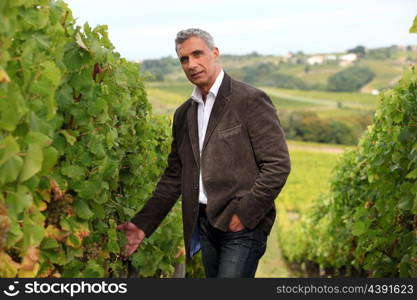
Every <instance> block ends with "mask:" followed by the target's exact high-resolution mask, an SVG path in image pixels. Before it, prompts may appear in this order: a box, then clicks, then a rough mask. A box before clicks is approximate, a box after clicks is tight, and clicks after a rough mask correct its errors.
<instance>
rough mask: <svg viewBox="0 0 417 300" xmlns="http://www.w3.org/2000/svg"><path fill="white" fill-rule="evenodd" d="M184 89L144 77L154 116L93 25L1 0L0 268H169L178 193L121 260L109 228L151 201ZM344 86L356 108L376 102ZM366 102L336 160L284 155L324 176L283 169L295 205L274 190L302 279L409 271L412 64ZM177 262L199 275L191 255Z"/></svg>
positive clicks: (64, 272) (415, 127) (178, 227)
mask: <svg viewBox="0 0 417 300" xmlns="http://www.w3.org/2000/svg"><path fill="white" fill-rule="evenodd" d="M410 31H412V32H417V18H416V19H415V21H414V25H413V27H412V28H411V29H410ZM158 88H159V89H158ZM189 88H190V86H189V85H188V86H185V85H178V86H174V87H172V88H171V89H170V90H163V89H162V88H160V87H159V86H158V85H153V86H152V85H151V86H150V88H149V92H150V94H151V96H150V97H149V98H152V99H154V101H155V102H156V103H160V104H161V106H160V107H159V106H156V107H155V108H154V109H155V111H156V112H158V113H160V114H159V115H155V114H154V113H153V108H152V106H151V104H150V102H149V101H148V95H147V91H146V90H145V86H144V79H143V76H142V74H141V72H140V66H139V64H137V63H133V62H130V61H127V60H126V59H124V58H122V57H121V56H120V55H119V53H117V52H116V51H115V49H114V46H113V45H112V43H111V42H110V40H109V38H108V33H107V27H106V26H105V25H101V26H97V27H95V28H91V27H90V26H89V25H88V24H87V23H86V24H85V25H84V26H83V27H80V26H77V25H76V24H75V20H74V18H73V16H72V13H71V10H70V9H69V8H68V6H67V4H65V2H63V1H60V0H2V1H1V2H0V277H57V278H58V277H170V276H172V274H173V273H174V271H175V266H177V265H179V264H183V263H184V261H185V257H184V256H185V253H184V246H183V241H182V222H181V208H180V203H177V205H176V206H175V207H174V209H173V211H171V213H170V214H169V215H168V216H167V218H166V219H165V220H164V221H163V223H162V224H161V226H160V227H159V229H158V230H157V231H156V232H155V233H154V234H153V235H152V238H150V239H145V241H144V242H143V243H142V244H141V246H140V251H137V252H135V253H134V254H133V255H132V256H131V257H129V258H127V257H125V256H124V254H123V247H124V245H125V244H126V238H125V236H124V234H123V233H121V232H119V231H117V230H116V225H117V224H120V223H124V222H127V221H129V220H130V219H131V218H132V217H133V216H134V215H135V213H136V212H137V211H138V210H139V209H140V208H141V207H142V206H143V205H144V203H145V202H146V201H147V199H149V198H150V196H151V194H152V192H153V189H154V187H155V185H156V183H157V181H158V179H159V177H160V176H161V174H162V172H163V170H164V168H165V166H166V158H167V155H168V153H169V151H170V143H171V120H170V118H169V117H167V116H164V115H161V114H164V113H167V112H169V113H171V112H172V111H173V110H174V109H175V108H176V106H177V104H178V102H177V96H178V94H180V95H181V96H184V97H185V96H186V95H189V92H190V89H189ZM269 92H271V93H275V94H276V95H275V97H276V99H278V100H279V99H281V100H282V99H284V100H285V101H287V102H284V104H285V103H287V104H288V105H290V106H291V107H292V106H296V107H298V106H299V105H302V104H303V103H304V102H303V101H307V100H309V101H310V102H320V101H321V105H323V103H325V105H327V106H333V104H334V105H336V104H337V102H334V103H333V102H331V100H330V98H331V99H334V98H333V96H334V95H335V94H337V93H333V92H309V93H310V94H308V93H307V92H305V91H304V92H299V91H298V92H295V91H293V90H284V89H280V90H278V89H273V88H270V90H269ZM280 93H281V94H280ZM283 93H284V94H283ZM316 94H317V95H316ZM341 94H342V93H339V94H338V95H341ZM343 94H344V96H345V97H348V96H349V97H350V98H349V102H348V103H350V104H351V105H353V106H355V105H356V106H357V105H359V106H366V107H367V109H368V108H369V107H368V106H372V105H373V104H374V103H375V99H376V97H374V96H370V95H360V94H359V93H356V94H348V93H343ZM283 95H284V96H285V97H284V96H283ZM358 95H360V96H358ZM313 96H317V97H319V98H321V99H320V101H319V100H317V99H316V100H314V99H313V100H312V98H308V97H313ZM327 98H329V99H327ZM274 99H275V98H274ZM294 99H295V100H297V101H296V102H295V103H296V104H294V101H293V100H294ZM378 99H379V100H378V104H377V110H376V114H375V115H374V117H373V124H372V125H371V126H369V127H368V130H367V131H366V132H365V134H364V135H363V136H362V138H361V140H360V142H359V144H358V146H357V147H355V148H354V149H353V150H349V151H347V152H346V153H345V154H343V156H342V158H341V159H340V160H338V161H337V162H336V156H326V155H323V154H311V153H309V154H307V155H308V157H306V154H305V153H304V152H302V151H300V150H298V151H297V150H295V151H294V152H292V154H294V158H295V159H296V160H297V163H299V164H300V166H301V165H302V166H303V167H304V168H306V169H307V168H310V167H311V168H317V170H320V168H319V167H318V166H317V165H316V164H315V160H316V159H317V160H320V159H324V160H326V166H325V168H323V169H324V171H323V173H325V176H324V177H323V178H311V179H310V178H305V174H301V173H300V174H297V175H296V176H297V177H293V178H292V177H291V176H290V178H289V183H290V184H293V186H292V188H293V189H294V191H297V192H298V193H299V194H300V195H301V196H300V197H302V198H304V199H305V201H306V202H305V203H296V202H294V201H293V199H292V198H291V196H292V195H293V194H292V193H285V192H284V194H283V195H284V196H283V198H279V199H278V201H277V203H278V208H279V209H278V212H279V216H278V220H277V224H278V228H277V232H278V240H279V245H280V248H281V251H282V255H283V257H284V258H285V259H286V260H287V261H288V262H290V263H292V264H294V265H298V266H301V268H303V269H304V271H306V272H307V273H308V272H311V273H309V274H312V275H313V276H316V275H317V276H318V275H323V274H324V275H325V276H365V277H416V276H417V182H416V180H417V69H416V68H415V67H410V68H409V70H408V71H406V72H405V73H404V74H403V77H402V79H401V80H400V82H399V83H398V84H397V85H396V86H395V87H394V88H393V89H392V90H388V91H385V92H384V93H382V94H381V95H380V96H379V97H378ZM278 100H276V101H278ZM274 101H275V100H274ZM307 102H308V101H307ZM162 103H164V105H162ZM274 103H275V102H274ZM329 103H330V104H329ZM319 104H320V103H319ZM278 105H279V104H278ZM315 105H318V104H317V103H315ZM355 113H356V112H355ZM334 165H336V167H335V168H334V169H333V171H332V173H331V174H330V172H329V171H328V170H329V169H330V168H332V167H333V166H334ZM305 172H306V173H307V174H308V172H309V170H305ZM318 172H319V171H318ZM292 176H294V175H292ZM309 176H316V174H311V172H310V174H309ZM329 178H330V179H329ZM329 180H330V184H329V186H330V191H329V192H328V193H327V194H326V195H323V196H320V197H318V198H316V199H314V200H312V199H310V198H311V195H312V194H316V193H317V192H318V191H317V190H316V188H317V184H318V183H319V184H320V187H321V186H325V188H326V189H327V185H328V184H327V183H328V182H329ZM303 193H304V194H303ZM307 200H308V201H310V200H312V201H310V202H309V203H308V205H307ZM280 201H282V202H283V203H280ZM294 212H297V214H295V213H294ZM291 213H292V216H289V214H291ZM320 270H322V272H320ZM314 271H316V272H314ZM186 272H187V276H189V277H199V276H201V274H202V273H203V271H202V265H201V257H200V256H198V257H197V259H194V260H193V261H192V263H191V264H190V265H188V266H187V271H186Z"/></svg>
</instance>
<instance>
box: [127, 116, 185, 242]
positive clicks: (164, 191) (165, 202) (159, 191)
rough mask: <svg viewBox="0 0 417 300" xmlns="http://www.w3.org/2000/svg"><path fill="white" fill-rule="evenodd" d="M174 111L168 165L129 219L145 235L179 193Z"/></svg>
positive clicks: (151, 231)
mask: <svg viewBox="0 0 417 300" xmlns="http://www.w3.org/2000/svg"><path fill="white" fill-rule="evenodd" d="M175 124H176V113H175V115H174V121H173V126H172V143H171V152H170V153H169V155H168V165H167V167H166V168H165V171H164V173H163V175H162V176H161V178H160V179H159V182H158V184H157V186H156V188H155V190H154V192H153V194H152V197H151V198H150V199H149V200H148V201H147V202H146V204H145V205H144V207H143V208H142V209H141V210H140V211H139V212H138V213H137V214H136V215H135V216H134V217H133V218H132V219H131V222H132V223H133V224H135V225H136V226H137V227H139V228H140V229H142V230H143V231H144V232H145V234H146V236H147V237H150V236H151V235H152V233H153V232H154V231H155V230H156V229H157V228H158V226H159V225H160V224H161V222H162V220H163V219H164V218H165V217H166V215H167V214H168V212H169V211H170V210H171V208H172V207H173V205H174V204H175V202H176V201H177V200H178V198H179V196H180V195H181V172H182V171H181V169H182V167H181V160H180V158H179V156H178V152H177V134H176V128H175V127H176V126H175Z"/></svg>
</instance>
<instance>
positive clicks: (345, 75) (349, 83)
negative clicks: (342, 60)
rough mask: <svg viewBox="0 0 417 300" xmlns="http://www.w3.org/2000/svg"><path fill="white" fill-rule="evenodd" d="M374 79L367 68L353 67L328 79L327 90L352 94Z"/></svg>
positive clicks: (372, 73) (373, 75) (373, 74)
mask: <svg viewBox="0 0 417 300" xmlns="http://www.w3.org/2000/svg"><path fill="white" fill-rule="evenodd" d="M374 77H375V73H374V72H372V71H371V70H370V69H369V68H368V67H359V66H353V67H350V68H347V69H344V70H342V71H340V72H337V73H336V74H333V75H332V76H330V77H329V80H328V83H327V88H328V90H330V91H336V92H354V91H357V90H359V89H360V88H361V87H363V86H364V85H365V84H367V83H368V82H369V81H371V80H372V79H373V78H374Z"/></svg>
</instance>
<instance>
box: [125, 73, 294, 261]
mask: <svg viewBox="0 0 417 300" xmlns="http://www.w3.org/2000/svg"><path fill="white" fill-rule="evenodd" d="M197 106H198V104H197V103H196V102H195V101H193V100H192V99H191V98H190V99H188V100H187V101H186V102H185V103H183V104H182V105H181V106H180V107H179V108H178V109H177V110H176V111H175V115H174V121H173V141H172V148H171V153H170V154H169V156H168V166H167V168H166V169H165V172H164V174H163V175H162V177H161V179H160V181H159V182H158V184H157V186H156V189H155V191H154V193H153V196H152V197H151V198H150V199H149V201H148V202H147V203H146V204H145V206H144V207H143V208H142V210H141V211H140V212H139V213H138V214H137V215H136V216H135V217H134V218H133V219H132V222H133V223H134V224H135V225H136V226H138V227H139V228H141V229H142V230H143V231H144V232H145V234H146V236H147V237H149V236H150V235H151V234H152V233H153V232H154V230H155V229H156V228H157V227H158V225H159V224H160V223H161V222H162V220H163V218H164V217H165V216H166V215H167V214H168V212H169V211H170V209H171V208H172V206H173V205H174V203H175V202H176V201H177V199H178V198H179V196H180V195H182V213H183V228H184V241H185V246H186V253H187V256H189V253H190V251H189V247H190V239H191V236H192V231H193V230H194V228H196V223H197V216H198V196H199V170H200V168H201V169H202V178H203V182H204V186H205V188H206V192H207V198H208V203H207V217H208V220H209V221H210V223H211V224H212V225H213V226H214V227H216V228H218V229H219V230H222V231H227V229H228V225H229V222H230V219H231V217H232V215H233V214H234V213H235V214H237V216H238V217H239V219H240V220H241V222H242V223H243V225H245V226H246V227H247V228H249V229H253V228H255V227H256V226H261V228H262V229H263V230H264V231H265V232H266V233H267V234H269V232H270V231H271V227H272V224H273V223H274V220H275V216H276V211H275V205H274V200H275V198H276V197H277V196H278V194H279V192H280V191H281V189H282V187H283V186H284V184H285V182H286V180H287V177H288V174H289V172H290V159H289V155H288V149H287V144H286V141H285V136H284V132H283V130H282V128H281V126H280V122H279V120H278V117H277V114H276V110H275V107H274V106H273V104H272V102H271V100H270V99H269V97H268V96H267V95H266V94H265V93H264V92H262V91H260V90H258V89H256V88H254V87H252V86H249V85H247V84H245V83H242V82H239V81H236V80H234V79H232V78H230V76H228V75H227V74H225V76H224V79H223V81H222V83H221V86H220V89H219V92H218V94H217V97H216V100H215V102H214V106H213V109H212V112H211V115H210V120H209V124H208V127H207V132H206V136H205V140H204V144H203V150H202V154H201V159H200V154H199V145H198V128H197V126H198V125H197Z"/></svg>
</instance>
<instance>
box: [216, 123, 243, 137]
mask: <svg viewBox="0 0 417 300" xmlns="http://www.w3.org/2000/svg"><path fill="white" fill-rule="evenodd" d="M241 127H242V125H241V124H239V125H236V126H233V127H231V128H227V129H223V130H220V131H219V136H220V137H221V138H227V137H229V136H232V135H235V134H239V133H240V129H241Z"/></svg>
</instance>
